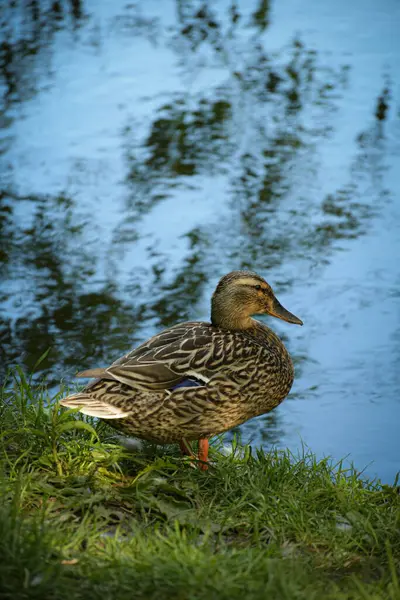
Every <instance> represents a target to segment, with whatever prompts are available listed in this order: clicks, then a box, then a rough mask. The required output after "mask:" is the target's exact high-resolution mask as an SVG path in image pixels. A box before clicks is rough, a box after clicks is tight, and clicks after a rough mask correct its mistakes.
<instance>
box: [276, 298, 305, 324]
mask: <svg viewBox="0 0 400 600" xmlns="http://www.w3.org/2000/svg"><path fill="white" fill-rule="evenodd" d="M269 314H270V315H272V316H273V317H277V318H278V319H283V321H287V322H288V323H295V324H296V325H303V321H302V320H301V319H299V318H298V317H296V315H293V314H292V313H291V312H289V311H288V310H286V308H284V307H283V306H282V304H281V303H280V302H279V301H278V300H277V299H276V298H275V300H274V304H273V307H272V310H271V311H270V313H269Z"/></svg>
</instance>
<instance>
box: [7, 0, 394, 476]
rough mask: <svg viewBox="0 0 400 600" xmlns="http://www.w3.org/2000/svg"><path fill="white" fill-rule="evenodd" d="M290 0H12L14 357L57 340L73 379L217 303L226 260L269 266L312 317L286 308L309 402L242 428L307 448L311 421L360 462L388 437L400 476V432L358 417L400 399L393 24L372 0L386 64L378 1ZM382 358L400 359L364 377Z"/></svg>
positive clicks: (287, 300)
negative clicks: (325, 1)
mask: <svg viewBox="0 0 400 600" xmlns="http://www.w3.org/2000/svg"><path fill="white" fill-rule="evenodd" d="M387 1H388V4H391V2H390V0H387ZM290 4H291V2H290V0H285V2H283V3H282V6H281V5H279V7H278V6H277V5H276V6H274V5H273V4H272V3H270V2H269V1H264V0H259V1H254V2H244V1H243V2H237V3H230V2H225V1H223V0H220V1H219V2H213V3H211V2H204V1H202V2H199V1H195V0H193V1H189V0H187V1H183V0H180V1H179V0H176V1H175V2H174V1H173V0H170V1H169V2H165V3H163V4H162V8H161V7H160V4H159V3H158V2H153V1H148V2H138V3H136V4H125V3H124V2H115V3H114V2H113V3H108V2H106V1H105V0H104V1H101V2H98V1H97V2H90V1H87V2H82V1H77V0H70V1H69V2H68V1H67V0H65V1H64V2H38V1H35V0H32V1H30V2H13V3H3V4H2V7H1V8H0V11H1V12H0V31H1V38H2V39H1V43H0V86H1V90H2V105H1V106H0V123H1V138H0V139H1V142H0V149H1V153H0V161H1V169H2V184H1V185H2V189H1V190H0V231H1V236H0V258H1V264H0V273H1V278H2V282H3V285H2V286H1V291H0V304H1V308H2V310H1V314H0V343H1V346H0V353H1V367H0V369H2V374H3V375H4V373H5V371H6V369H7V368H8V367H9V366H10V365H13V364H15V363H19V364H23V365H24V366H25V368H26V369H31V368H32V367H33V365H34V364H35V363H36V361H37V359H38V358H39V357H40V356H41V355H42V354H43V353H44V352H45V351H46V350H47V349H48V348H51V351H50V352H49V353H48V355H47V357H46V359H45V360H44V361H43V363H42V364H41V365H40V370H41V374H43V373H44V374H46V376H47V377H48V379H49V380H50V381H51V382H58V381H59V380H60V378H61V377H62V378H66V379H68V380H70V379H72V376H73V374H74V372H75V371H76V370H81V369H84V368H89V367H93V366H98V365H101V364H104V363H106V362H109V361H111V360H113V359H115V358H116V357H117V356H118V355H119V354H121V353H122V352H125V351H126V350H127V349H128V348H130V347H131V346H132V345H134V344H135V343H138V342H139V341H140V340H142V339H143V338H145V337H146V336H148V335H150V334H151V333H153V332H154V331H155V330H157V329H158V328H160V327H163V326H168V325H171V324H173V323H175V322H176V321H179V320H186V319H192V318H195V319H198V318H200V319H207V318H208V311H209V308H208V304H209V297H210V294H211V291H212V289H213V287H214V285H215V282H216V280H217V279H218V278H219V277H220V276H221V274H223V273H224V272H226V271H229V270H231V269H236V268H251V269H254V270H257V271H259V272H260V273H262V274H264V275H265V276H266V277H267V279H269V280H270V282H271V283H272V284H273V286H274V288H275V290H276V291H277V294H278V296H280V297H281V298H282V301H283V302H284V304H285V305H287V306H288V308H289V309H290V310H293V312H295V313H296V314H299V315H300V316H301V317H302V318H304V321H305V325H306V327H305V328H303V329H302V331H301V332H300V333H299V332H297V331H296V332H294V331H293V329H292V328H289V327H287V326H282V324H279V323H276V324H275V323H274V327H275V328H276V329H277V330H278V331H279V333H280V335H282V337H284V339H285V341H286V342H287V344H288V346H289V348H290V351H291V353H292V354H293V356H294V359H295V363H296V372H297V380H296V384H295V387H294V389H293V394H292V395H291V398H292V400H293V401H290V400H289V401H288V402H287V403H285V404H284V405H283V406H282V407H280V408H279V410H277V411H275V412H274V413H272V414H270V415H268V416H266V417H263V418H260V419H257V420H254V421H252V422H251V423H249V424H247V425H246V426H245V427H243V428H242V431H243V434H244V435H245V436H246V437H247V438H249V439H250V438H251V439H254V441H255V442H256V443H260V442H263V443H270V442H274V443H282V444H288V445H290V446H291V447H293V448H296V447H297V446H298V445H299V436H302V437H303V436H304V435H306V437H305V438H304V437H303V439H304V441H305V442H306V443H308V442H310V444H311V445H312V447H313V449H314V446H315V449H316V450H318V451H320V452H321V453H324V452H325V453H327V452H332V453H333V454H334V455H335V456H339V457H340V456H342V455H343V454H346V453H347V452H351V453H352V455H354V456H355V457H358V459H359V460H360V461H362V465H361V466H364V464H365V462H366V461H367V460H369V456H370V454H368V452H366V451H364V449H363V448H364V446H365V444H366V440H367V439H368V440H369V441H371V435H373V437H374V440H375V441H374V443H373V444H372V448H373V450H374V452H373V453H372V454H373V456H374V457H377V459H376V460H377V466H376V469H375V467H374V468H372V470H371V472H376V470H377V471H379V473H380V474H381V475H382V476H383V477H391V476H392V475H393V473H394V472H395V471H396V470H397V469H398V468H399V465H397V464H396V457H395V454H396V453H395V451H394V445H395V441H394V437H393V444H392V445H391V446H390V444H389V446H390V447H388V449H387V450H385V449H382V444H380V443H379V434H378V433H377V432H376V431H374V432H373V434H372V433H371V432H370V431H369V430H368V427H367V426H365V427H364V428H363V427H361V426H360V428H359V429H360V430H359V431H356V430H357V426H356V425H355V424H354V422H353V419H352V417H351V415H354V414H357V413H358V411H359V410H360V407H361V406H362V410H363V411H366V413H367V414H370V415H372V413H373V410H372V409H371V402H376V403H378V405H379V406H380V407H381V410H382V411H385V412H384V414H385V415H386V416H387V414H389V413H391V414H392V417H393V415H394V414H395V413H396V411H397V414H398V411H399V409H398V407H397V406H398V405H397V404H396V403H397V402H398V400H397V398H398V391H399V389H400V385H399V380H398V377H396V376H395V371H396V366H395V363H394V362H393V361H392V356H393V355H394V354H396V352H397V356H398V350H399V345H398V339H399V336H398V335H397V336H396V334H395V333H393V332H395V331H397V330H398V326H399V320H398V299H399V296H400V292H399V289H400V288H399V284H400V282H399V281H398V279H397V281H395V274H396V272H397V271H395V269H396V263H395V261H394V260H393V261H390V260H386V254H385V253H387V252H391V256H392V257H393V256H394V255H395V251H396V249H397V251H400V241H399V235H398V233H397V231H396V230H395V229H394V228H393V227H392V228H391V225H392V224H393V222H394V219H395V218H398V217H399V215H398V212H396V203H395V202H394V199H395V196H396V194H397V195H398V194H399V192H400V179H399V176H398V172H399V171H397V172H396V171H395V168H394V167H395V165H396V164H398V156H399V146H398V142H397V141H396V140H397V139H398V134H399V132H400V126H399V120H398V115H396V106H397V105H396V102H397V104H398V99H397V100H396V96H395V90H396V85H397V82H398V75H399V71H398V68H397V66H398V64H400V63H399V61H398V60H397V59H398V53H397V55H396V52H393V48H392V47H391V46H390V41H388V40H390V38H389V36H387V37H385V31H389V30H390V28H391V27H392V22H391V21H390V20H387V19H386V17H385V14H384V13H382V12H380V9H378V8H370V9H368V10H369V11H370V12H368V11H364V12H363V13H362V15H363V19H370V21H369V22H370V23H376V24H377V29H378V30H379V32H380V33H379V32H378V33H379V35H381V37H380V38H379V40H378V41H377V40H375V42H376V43H377V44H378V46H379V44H380V46H379V48H380V51H379V52H380V55H381V56H382V60H381V61H379V64H376V63H377V61H376V60H375V61H374V60H371V59H370V58H368V54H367V53H366V52H367V51H366V46H365V42H364V38H363V36H362V35H359V33H360V32H361V30H362V27H363V25H362V23H361V21H360V22H359V19H360V14H361V13H360V12H359V11H361V10H364V9H362V3H361V2H358V3H355V6H354V7H352V8H351V10H350V9H349V14H348V24H351V23H353V25H352V27H353V29H352V30H351V31H352V35H350V36H346V35H345V36H343V24H342V21H341V20H340V19H341V14H343V6H341V5H340V3H339V4H338V6H337V8H335V11H336V12H335V11H334V12H333V14H330V13H329V10H331V9H329V10H328V9H324V8H323V7H319V5H318V7H316V5H315V2H314V0H307V2H306V4H305V5H304V7H303V8H302V9H301V10H300V9H299V8H298V9H296V10H297V13H296V10H294V9H293V11H292V10H290V6H289V5H290ZM358 4H359V5H360V6H357V5H358ZM308 5H309V6H308ZM292 8H293V7H292ZM325 10H328V13H326V12H325ZM332 10H333V9H332ZM346 10H347V9H346ZM280 11H283V13H284V14H285V17H284V18H283V13H282V14H281V13H280ZM292 12H293V16H292V17H289V16H288V15H290V14H291V13H292ZM307 15H308V16H307ZM310 15H314V16H310ZM368 15H369V16H368ZM290 18H292V19H293V20H292V21H290ZM378 25H379V27H378ZM348 26H349V27H350V25H348ZM303 29H304V31H303ZM378 33H377V34H376V35H378ZM276 38H278V39H279V44H278V45H275V44H274V39H276ZM381 38H382V39H381ZM332 47H333V48H335V49H336V48H343V50H342V51H340V52H339V51H335V52H333V51H332V50H331V48H332ZM378 54H379V53H378ZM363 60H364V62H363ZM366 61H369V62H368V69H367V70H366V68H365V66H364V65H365V64H366ZM363 69H364V70H363ZM396 69H397V70H396ZM396 76H397V79H396ZM397 110H398V109H397ZM396 132H397V136H396ZM362 240H366V241H365V243H364V242H363V241H362ZM363 244H364V245H363ZM375 246H376V247H377V248H379V250H380V253H379V252H375V253H374V254H372V253H371V252H372V250H370V249H372V248H373V247H375ZM389 247H390V250H389ZM378 255H381V256H382V258H381V262H379V261H378V262H376V257H377V256H378ZM343 257H345V258H343ZM338 265H341V266H340V268H339V266H338ZM371 269H372V271H371ZM389 289H390V291H389ZM379 290H380V292H379ZM382 294H383V295H384V297H385V299H387V298H390V299H391V300H390V302H391V303H390V304H389V303H388V302H386V303H385V308H384V311H383V315H386V316H387V318H386V321H385V323H383V321H382V319H384V316H382V310H381V307H382ZM288 296H289V297H288ZM355 306H358V307H359V308H358V312H357V314H356V315H353V310H354V307H355ZM368 311H369V312H368ZM350 315H352V316H351V318H350ZM359 315H361V320H362V318H363V315H365V316H364V318H365V317H366V316H368V319H372V322H373V323H376V334H373V333H371V330H374V327H371V326H369V329H368V335H366V332H365V330H363V329H362V328H361V329H360V328H358V325H357V323H358V321H357V319H358V318H359ZM385 327H386V329H385ZM384 332H387V334H386V333H385V335H384ZM360 340H364V341H360ZM377 345H379V357H380V358H379V360H376V359H375V357H376V354H377V349H376V346H377ZM341 346H343V348H342V352H341V356H339V355H337V354H335V351H334V349H335V347H336V348H339V347H341ZM385 355H386V356H388V357H390V358H387V359H385V358H384V357H385ZM344 357H347V358H346V360H344ZM341 358H343V360H344V362H343V361H342V360H341ZM339 365H340V367H339ZM378 365H379V369H385V368H386V369H387V371H388V372H389V374H388V376H387V377H385V378H383V380H381V378H378V376H377V375H376V374H375V376H374V377H372V379H369V383H368V386H367V387H366V386H365V385H364V381H366V379H368V378H367V377H366V373H371V369H373V368H375V367H376V368H378ZM378 380H379V386H380V387H379V390H378V389H374V385H375V384H377V382H378ZM383 403H384V407H385V408H383ZM325 404H327V406H328V408H325V409H324V408H323V407H324V405H325ZM349 406H350V408H349ZM335 407H337V408H335ZM351 407H352V408H351ZM332 410H333V411H334V412H333V414H334V415H335V416H336V415H339V414H340V415H341V416H340V419H344V420H345V421H346V420H347V419H348V420H349V421H351V422H353V427H352V429H349V431H351V435H350V436H348V440H350V442H349V441H348V440H347V441H343V440H340V435H339V434H338V435H337V436H336V434H335V433H334V434H333V437H332V438H330V437H329V426H330V423H332V422H333V421H334V418H333V419H331V420H330V421H328V420H326V421H325V422H324V415H326V414H328V413H329V414H330V412H332ZM324 411H325V412H324ZM291 415H292V416H293V418H294V415H296V417H295V420H294V421H293V418H292V420H291ZM349 416H350V418H349ZM386 416H385V418H386ZM335 418H336V417H335ZM374 418H375V417H374ZM382 422H383V421H382ZM345 429H346V428H345ZM383 429H384V436H385V437H386V438H387V437H388V436H389V438H390V435H391V434H390V433H388V431H387V428H386V429H385V428H383ZM316 431H319V432H321V431H324V432H325V433H324V437H325V438H327V439H329V440H330V442H329V444H326V445H324V443H323V442H321V439H320V438H318V439H317V438H316V437H315V436H316V433H315V432H316ZM333 432H335V429H334V428H333ZM394 435H397V434H395V432H393V436H394ZM335 436H336V437H335ZM352 437H354V443H352V441H351V440H352ZM369 447H371V444H369ZM378 447H379V451H378V450H377V448H378ZM358 449H360V451H359V453H358V454H357V452H358ZM387 464H388V465H389V467H387V466H386V465H387ZM396 467H397V468H396ZM374 469H375V471H374Z"/></svg>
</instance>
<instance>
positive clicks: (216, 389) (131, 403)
mask: <svg viewBox="0 0 400 600" xmlns="http://www.w3.org/2000/svg"><path fill="white" fill-rule="evenodd" d="M256 314H269V315H272V316H274V317H278V318H279V319H283V320H284V321H288V322H289V323H296V324H298V325H302V324H303V323H302V321H301V320H300V319H298V318H297V317H296V316H294V315H293V314H291V313H290V312H289V311H287V310H286V309H285V308H283V306H282V305H281V304H280V303H279V302H278V300H277V299H276V298H275V296H274V293H273V291H272V289H271V287H270V286H269V285H268V283H267V282H266V281H265V280H264V279H263V278H262V277H260V276H259V275H257V274H256V273H252V272H251V271H232V273H228V275H225V276H224V277H222V279H221V280H220V282H219V283H218V285H217V288H216V290H215V292H214V294H213V296H212V300H211V323H203V322H197V321H196V322H189V323H180V324H178V325H174V326H173V327H170V328H169V329H166V330H165V331H162V332H161V333H158V334H157V335H155V336H154V337H152V338H150V339H149V340H148V341H147V342H144V344H142V345H141V346H139V347H138V348H136V349H135V350H132V352H129V354H126V355H125V356H123V357H122V358H120V359H119V360H117V361H116V362H114V363H113V364H112V365H111V366H110V367H108V368H105V369H91V370H89V371H83V372H82V373H79V374H78V377H96V380H95V381H93V382H92V383H90V384H89V385H88V386H87V387H86V388H85V389H84V390H83V391H82V392H80V393H77V394H74V395H72V396H68V397H67V398H64V399H63V400H62V401H61V403H60V404H61V405H62V406H67V407H69V408H79V409H80V411H81V412H82V413H84V414H85V415H91V416H94V417H100V418H102V419H110V420H111V422H110V424H113V425H114V426H115V427H117V428H118V429H121V430H123V431H124V432H125V433H129V434H131V435H134V436H137V437H140V438H144V439H146V440H151V441H154V442H156V443H159V444H167V443H173V442H179V443H180V445H181V450H182V451H183V452H184V453H186V454H189V453H190V446H188V444H187V441H189V440H199V459H200V460H201V461H202V463H201V466H202V468H207V466H206V464H205V463H206V461H207V456H208V438H210V437H211V436H213V435H216V434H218V433H222V432H223V431H227V430H228V429H231V428H232V427H236V426H237V425H240V424H241V423H244V421H247V420H248V419H251V418H252V417H256V416H257V415H262V414H263V413H267V412H269V411H270V410H272V409H273V408H275V407H276V406H278V404H280V402H282V400H283V399H284V398H285V397H286V396H287V394H288V393H289V390H290V388H291V386H292V383H293V378H294V369H293V363H292V361H291V358H290V356H289V354H288V352H287V350H286V348H285V346H284V345H283V343H282V342H281V340H280V339H279V338H278V336H277V335H275V333H274V332H273V331H272V330H271V329H269V327H267V326H266V325H264V324H263V323H260V322H259V321H256V320H254V319H252V318H251V315H256Z"/></svg>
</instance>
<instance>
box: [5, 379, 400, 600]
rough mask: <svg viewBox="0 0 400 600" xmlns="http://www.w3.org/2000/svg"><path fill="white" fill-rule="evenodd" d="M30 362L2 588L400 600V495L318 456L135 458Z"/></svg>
mask: <svg viewBox="0 0 400 600" xmlns="http://www.w3.org/2000/svg"><path fill="white" fill-rule="evenodd" d="M58 397H60V396H56V397H53V398H51V397H49V395H48V393H47V391H46V389H45V388H44V387H40V386H39V387H38V386H34V385H33V384H31V383H30V382H29V381H27V380H26V379H25V377H24V375H23V373H22V372H21V371H16V372H15V373H14V375H13V377H12V379H10V380H9V381H8V385H7V387H5V388H4V389H3V392H2V395H1V404H0V413H1V434H0V455H1V485H0V490H1V491H0V494H1V498H0V590H1V593H0V596H1V598H2V599H3V598H4V599H7V598H13V600H16V599H19V598H21V599H22V598H38V599H47V598H49V599H53V598H54V599H64V598H65V599H67V600H74V599H78V598H82V599H87V598H90V599H94V600H96V599H97V598H98V599H99V600H100V599H101V600H106V599H113V600H124V599H125V598H126V599H129V600H132V599H136V598H139V599H140V598H145V599H157V600H164V599H165V600H167V599H168V600H169V599H171V598H174V599H176V600H184V599H185V600H186V599H203V598H204V599H206V598H207V599H212V598H218V599H219V600H225V599H226V600H228V599H229V600H235V599H240V600H244V599H254V600H255V599H264V598H272V599H296V600H303V599H304V600H313V599H317V600H320V599H328V600H329V599H332V600H333V599H335V600H344V599H368V600H375V599H376V600H378V599H382V600H395V599H396V600H397V599H399V598H400V582H399V576H398V572H399V564H400V495H399V489H398V488H397V487H395V486H393V487H392V486H381V485H379V484H378V483H376V482H375V483H373V482H368V481H362V480H361V479H360V478H359V477H358V476H357V475H356V474H355V473H354V472H351V471H346V470H345V469H344V467H343V466H342V465H340V464H339V465H336V467H335V468H333V466H332V465H331V464H330V463H329V461H327V460H322V461H317V460H316V459H315V458H314V456H313V455H312V454H310V453H305V454H304V456H302V457H297V458H295V457H293V456H291V455H290V454H289V453H288V452H281V451H276V450H273V451H271V452H267V453H265V452H263V451H261V450H251V449H250V447H248V446H244V447H243V446H240V445H239V444H237V443H234V444H233V447H232V453H231V454H229V455H225V454H224V453H222V452H221V451H220V449H219V448H220V446H221V442H220V441H219V440H217V441H216V444H215V445H214V446H213V448H212V449H211V457H212V461H213V465H212V466H211V467H210V469H209V470H208V471H207V472H202V471H199V470H197V469H194V468H193V467H192V466H191V465H190V464H189V462H188V460H187V459H186V458H181V457H179V455H178V452H177V449H176V448H173V447H171V448H165V447H164V448H163V447H159V448H157V447H151V446H147V447H146V448H145V449H143V450H142V451H140V452H136V453H129V452H127V451H126V450H124V448H122V447H121V446H120V445H119V444H118V442H117V440H116V437H115V434H114V433H113V432H112V430H110V429H109V428H108V427H107V426H106V425H104V424H103V423H96V422H95V421H93V420H90V419H87V418H82V417H81V416H80V415H79V414H76V412H74V411H67V410H64V409H61V408H60V407H59V406H58V404H57V398H58Z"/></svg>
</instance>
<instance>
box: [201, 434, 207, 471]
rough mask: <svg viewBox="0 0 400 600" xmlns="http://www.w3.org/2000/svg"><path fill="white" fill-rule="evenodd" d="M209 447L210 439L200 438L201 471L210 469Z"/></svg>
mask: <svg viewBox="0 0 400 600" xmlns="http://www.w3.org/2000/svg"><path fill="white" fill-rule="evenodd" d="M208 447H209V443H208V440H205V439H202V440H199V460H200V461H201V462H200V463H199V469H200V470H201V471H207V469H208V464H207V462H208Z"/></svg>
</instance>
